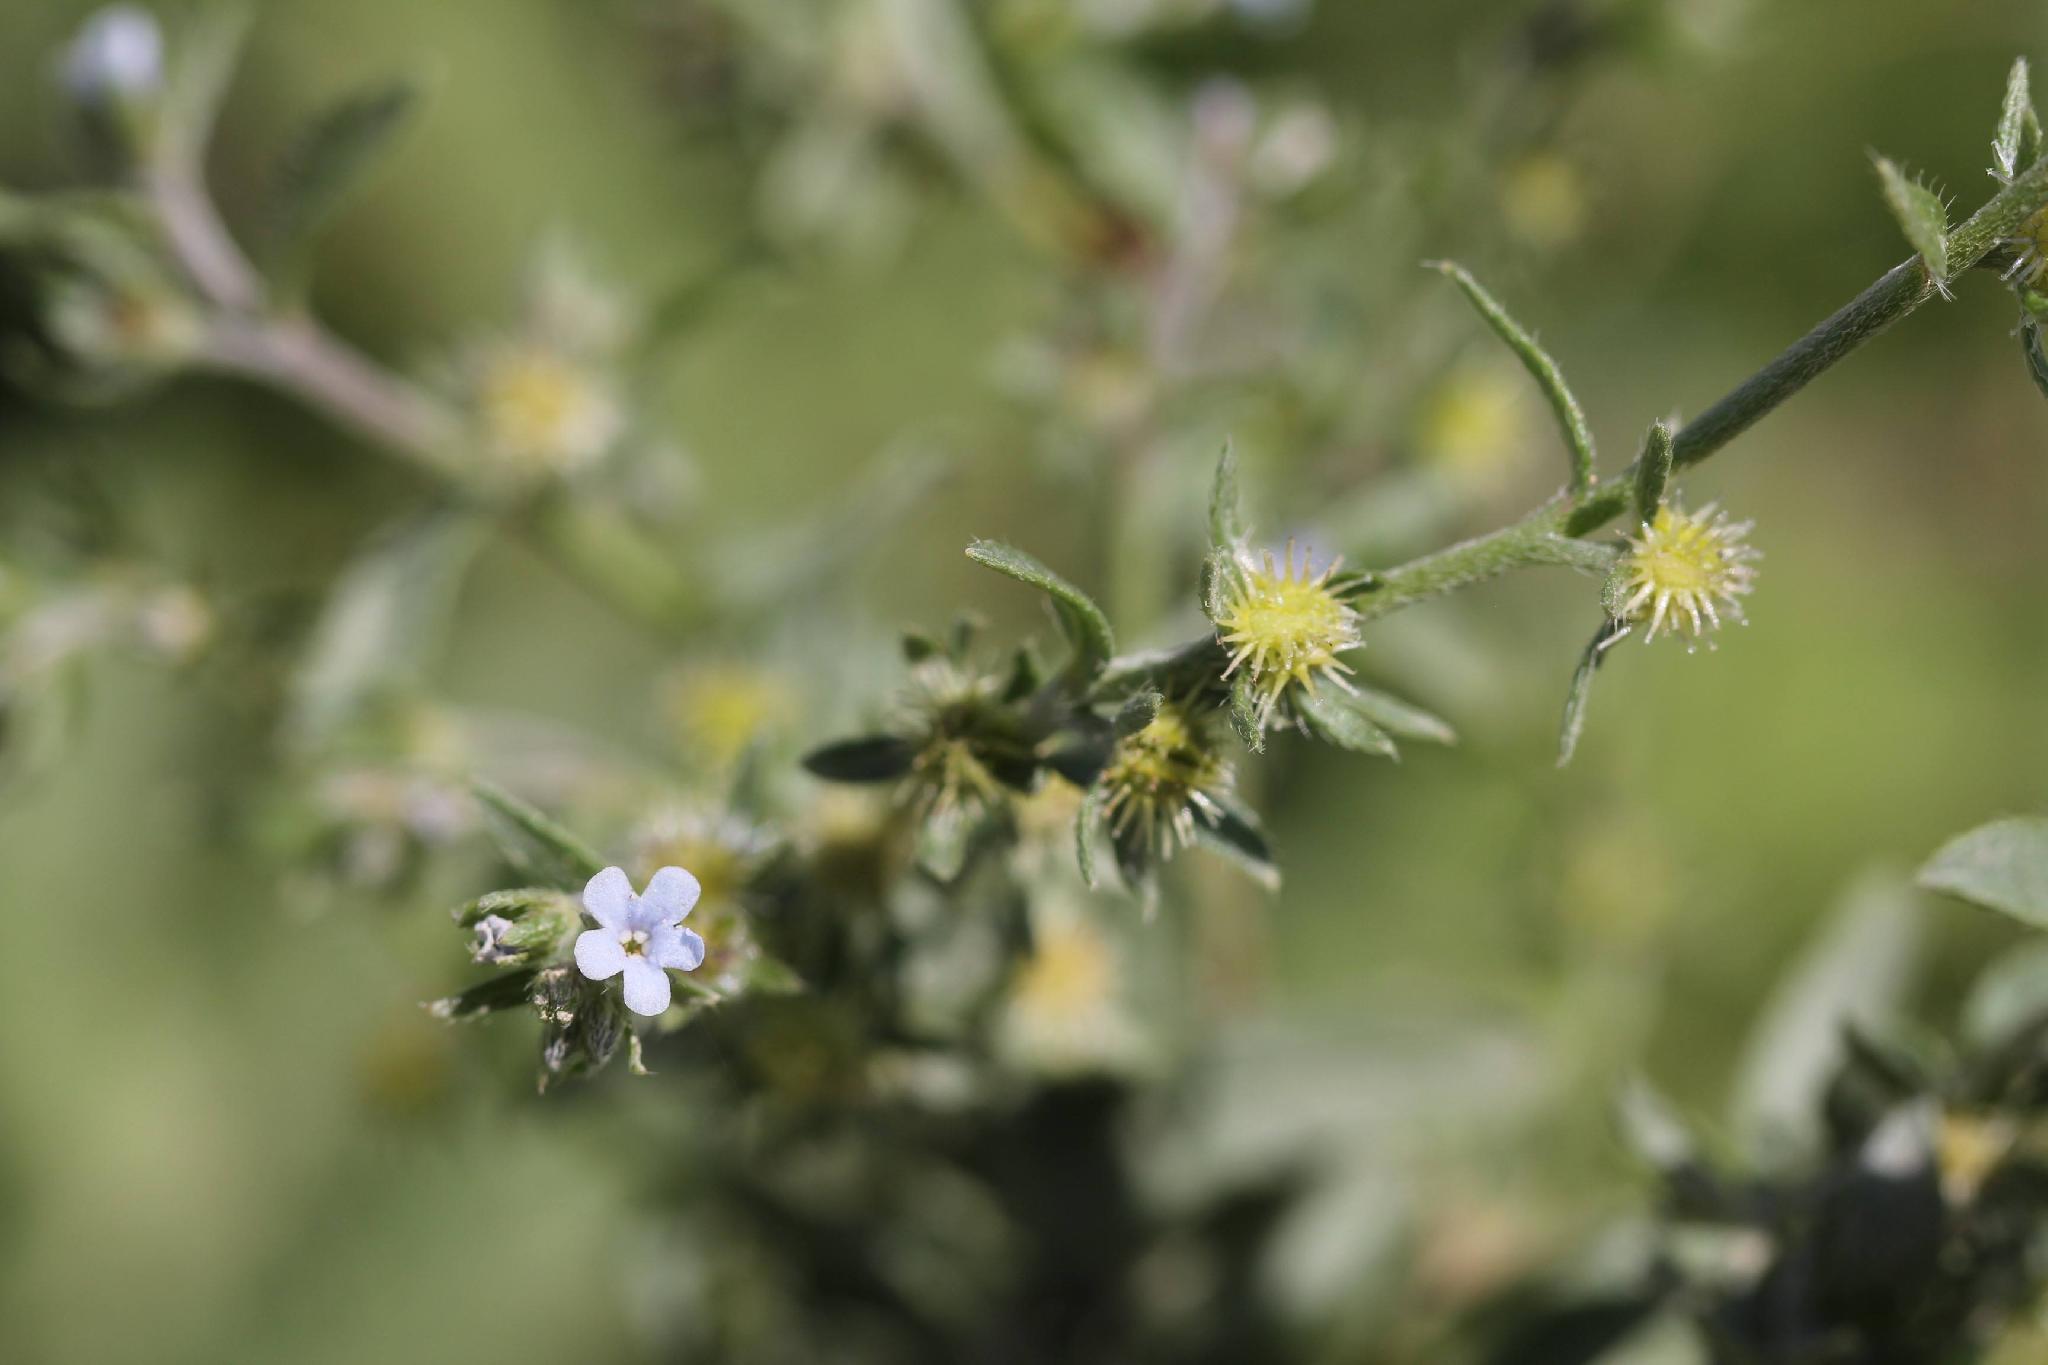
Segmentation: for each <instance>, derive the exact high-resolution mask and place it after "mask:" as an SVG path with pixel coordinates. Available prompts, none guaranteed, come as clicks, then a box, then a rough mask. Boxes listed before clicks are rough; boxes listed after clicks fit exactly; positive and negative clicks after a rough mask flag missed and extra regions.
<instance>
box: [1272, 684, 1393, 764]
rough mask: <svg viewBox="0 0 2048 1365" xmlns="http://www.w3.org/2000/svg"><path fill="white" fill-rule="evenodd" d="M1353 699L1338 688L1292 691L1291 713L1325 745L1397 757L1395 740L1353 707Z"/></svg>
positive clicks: (1355, 751) (1383, 756)
mask: <svg viewBox="0 0 2048 1365" xmlns="http://www.w3.org/2000/svg"><path fill="white" fill-rule="evenodd" d="M1355 700H1356V699H1355V698H1353V697H1352V696H1351V694H1350V693H1348V692H1346V691H1344V689H1342V688H1340V687H1302V688H1297V689H1295V693H1294V711H1295V714H1296V715H1298V716H1300V717H1301V723H1302V724H1303V725H1306V726H1307V727H1308V732H1309V733H1310V734H1312V735H1314V736H1315V737H1316V738H1317V739H1320V740H1322V741H1323V742H1324V743H1325V744H1334V745H1336V746H1337V747H1338V748H1340V749H1349V750H1351V751H1352V752H1353V753H1360V754H1371V755H1373V756H1374V757H1376V758H1399V757H1400V750H1399V749H1398V748H1396V747H1395V744H1394V737H1393V736H1392V735H1389V734H1388V733H1387V732H1386V731H1385V730H1383V729H1381V728H1380V727H1379V725H1378V724H1377V723H1376V722H1374V720H1373V719H1372V717H1370V716H1368V715H1366V714H1365V712H1364V711H1363V710H1362V709H1361V708H1359V707H1358V706H1356V705H1354V704H1353V703H1354V701H1355Z"/></svg>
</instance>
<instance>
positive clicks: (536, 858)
mask: <svg viewBox="0 0 2048 1365" xmlns="http://www.w3.org/2000/svg"><path fill="white" fill-rule="evenodd" d="M469 785H470V790H471V791H472V792H474V793H475V795H476V799H477V800H478V802H480V803H481V804H482V806H483V808H484V814H485V817H486V818H485V826H486V828H488V829H489V830H490V833H491V837H492V838H493V839H494V840H495V841H496V842H497V845H498V849H499V851H500V852H501V853H503V854H504V855H505V861H506V862H508V863H510V864H511V865H512V867H513V868H514V869H515V870H516V871H518V872H519V874H520V875H521V876H523V877H526V878H527V879H528V880H530V881H533V882H535V883H537V884H539V885H542V886H552V887H557V888H559V889H560V890H563V891H581V890H582V889H583V887H584V885H585V883H587V882H589V880H590V879H591V878H592V877H595V876H596V875H597V874H598V873H600V872H602V871H604V867H605V863H604V859H602V858H600V857H598V856H597V854H596V853H595V852H594V851H593V850H592V849H591V847H590V845H589V844H586V843H584V842H583V840H581V839H579V838H577V837H576V835H574V834H572V833H570V832H569V831H568V830H567V829H564V828H563V827H562V826H561V825H558V824H556V823H555V822H554V821H553V820H550V819H549V818H548V817H547V816H546V815H544V814H542V813H541V812H540V811H538V810H536V809H535V808H534V807H532V806H530V805H528V804H527V803H526V802H524V801H522V800H520V799H519V798H518V797H516V796H514V795H512V793H510V792H508V791H506V790H504V789H503V788H501V787H497V786H494V785H492V784H491V783H489V782H485V781H484V780H482V779H481V778H476V779H472V780H471V782H470V784H469Z"/></svg>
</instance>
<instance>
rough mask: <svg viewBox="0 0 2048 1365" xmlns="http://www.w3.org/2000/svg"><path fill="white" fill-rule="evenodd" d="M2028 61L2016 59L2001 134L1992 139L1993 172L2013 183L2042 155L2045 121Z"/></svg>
mask: <svg viewBox="0 0 2048 1365" xmlns="http://www.w3.org/2000/svg"><path fill="white" fill-rule="evenodd" d="M2029 84H2030V82H2029V80H2028V72H2027V59H2026V58H2025V57H2016V58H2014V59H2013V64H2012V72H2011V74H2010V75H2008V76H2007V77H2006V78H2005V103H2004V105H2003V106H2002V107H2001V108H2000V109H1999V111H1998V131H1997V133H1996V134H1995V135H1994V136H1993V137H1992V139H1991V173H1992V174H1993V175H1994V176H1996V177H1997V178H1998V179H1999V180H2000V182H2002V183H2004V184H2011V183H2012V178H2013V177H2014V176H2015V175H2017V174H2019V170H2020V167H2022V166H2026V165H2029V164H2031V163H2032V162H2033V160H2034V158H2035V157H2037V156H2039V155H2040V152H2041V119H2040V116H2039V115H2038V114H2036V113H2035V112H2034V97H2033V94H2032V92H2031V91H2030V90H2029V88H2028V87H2029Z"/></svg>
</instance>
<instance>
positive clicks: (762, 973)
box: [740, 953, 804, 995]
mask: <svg viewBox="0 0 2048 1365" xmlns="http://www.w3.org/2000/svg"><path fill="white" fill-rule="evenodd" d="M740 990H741V991H742V992H743V993H744V994H747V995H801V994H802V993H803V991H804V980H803V978H802V977H800V976H798V975H797V974H796V971H795V970H794V969H793V968H792V967H791V966H790V965H789V964H788V963H787V962H784V961H783V960H782V959H781V958H779V957H773V956H771V955H769V954H767V953H762V954H760V955H758V956H757V957H755V958H754V960H753V961H752V962H750V963H748V964H747V965H746V967H745V968H744V969H743V979H742V980H741V982H740Z"/></svg>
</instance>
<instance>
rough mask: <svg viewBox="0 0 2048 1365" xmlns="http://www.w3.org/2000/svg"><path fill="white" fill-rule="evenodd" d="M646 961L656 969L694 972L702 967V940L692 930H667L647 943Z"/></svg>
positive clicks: (701, 937)
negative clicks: (669, 968)
mask: <svg viewBox="0 0 2048 1365" xmlns="http://www.w3.org/2000/svg"><path fill="white" fill-rule="evenodd" d="M647 960H648V961H649V962H652V963H654V964H655V965H656V966H658V967H673V968H674V969H675V970H677V971H679V972H694V971H696V970H697V969H698V968H699V967H701V966H703V965H704V938H703V936H702V935H701V934H699V933H698V932H697V931H696V930H694V929H669V930H667V931H666V932H664V933H659V934H657V935H655V937H654V938H653V939H652V940H651V941H650V942H649V943H648V945H647Z"/></svg>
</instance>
